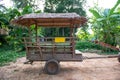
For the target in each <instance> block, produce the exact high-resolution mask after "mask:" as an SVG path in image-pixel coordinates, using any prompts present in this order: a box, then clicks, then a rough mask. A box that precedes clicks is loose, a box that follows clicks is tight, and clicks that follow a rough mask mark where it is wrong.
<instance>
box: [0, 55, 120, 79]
mask: <svg viewBox="0 0 120 80" xmlns="http://www.w3.org/2000/svg"><path fill="white" fill-rule="evenodd" d="M83 55H87V56H101V55H97V54H94V53H84V54H83ZM25 61H26V58H25V57H22V58H19V59H18V60H17V61H16V62H15V63H13V62H11V63H10V65H7V66H4V67H0V80H120V63H118V61H117V59H116V58H114V59H95V60H84V61H83V62H60V65H61V70H60V72H59V73H58V74H57V75H48V74H45V73H43V72H42V73H41V70H42V69H43V66H44V64H45V62H42V63H41V62H35V63H33V65H30V64H23V62H25ZM39 73H41V74H39Z"/></svg>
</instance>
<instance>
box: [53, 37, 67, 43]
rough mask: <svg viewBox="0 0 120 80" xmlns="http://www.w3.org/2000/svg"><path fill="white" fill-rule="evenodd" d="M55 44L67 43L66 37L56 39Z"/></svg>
mask: <svg viewBox="0 0 120 80" xmlns="http://www.w3.org/2000/svg"><path fill="white" fill-rule="evenodd" d="M55 42H56V43H59V42H65V37H55Z"/></svg>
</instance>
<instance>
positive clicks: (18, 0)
mask: <svg viewBox="0 0 120 80" xmlns="http://www.w3.org/2000/svg"><path fill="white" fill-rule="evenodd" d="M12 1H13V2H14V6H15V7H16V8H18V9H23V8H24V7H26V6H31V7H35V6H36V5H35V4H34V2H35V0H12Z"/></svg>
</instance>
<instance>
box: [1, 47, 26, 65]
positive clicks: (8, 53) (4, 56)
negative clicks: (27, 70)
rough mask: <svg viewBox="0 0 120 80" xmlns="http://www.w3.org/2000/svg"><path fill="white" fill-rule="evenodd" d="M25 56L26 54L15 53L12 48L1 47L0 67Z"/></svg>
mask: <svg viewBox="0 0 120 80" xmlns="http://www.w3.org/2000/svg"><path fill="white" fill-rule="evenodd" d="M23 56H25V52H19V53H18V52H15V51H14V49H13V48H12V47H10V46H4V47H0V66H3V65H6V64H8V63H9V62H11V61H16V59H17V58H19V57H23Z"/></svg>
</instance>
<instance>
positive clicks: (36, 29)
mask: <svg viewBox="0 0 120 80" xmlns="http://www.w3.org/2000/svg"><path fill="white" fill-rule="evenodd" d="M37 28H38V27H37V23H36V24H35V31H36V35H35V37H36V43H37V40H38V39H37V37H38V31H37Z"/></svg>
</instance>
